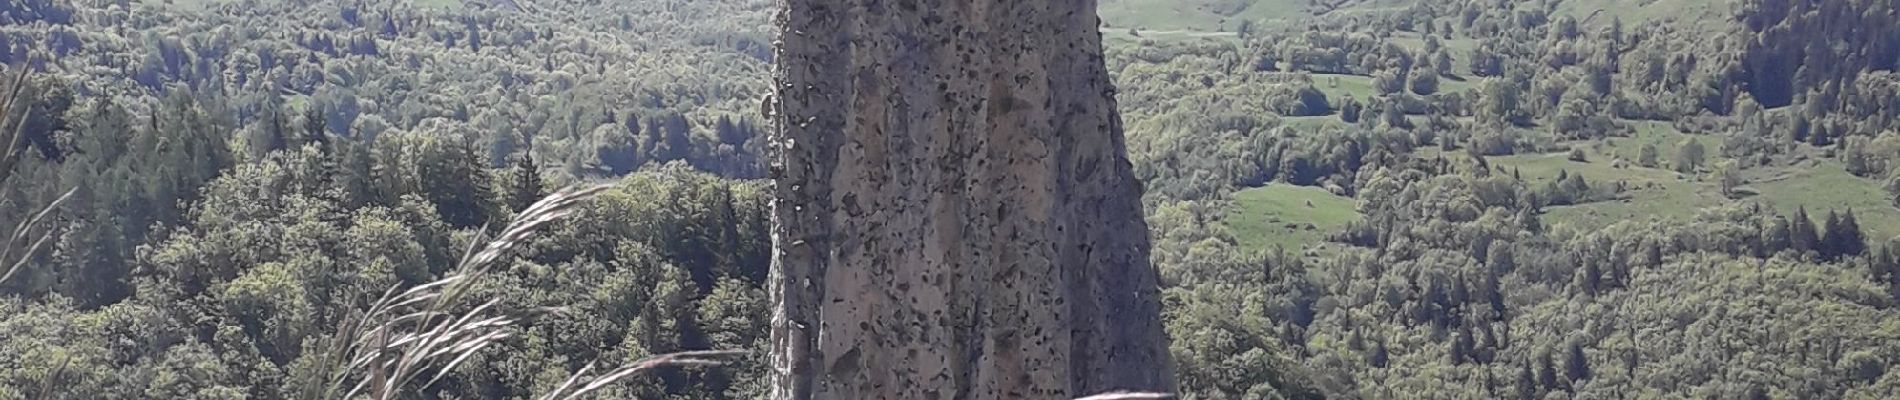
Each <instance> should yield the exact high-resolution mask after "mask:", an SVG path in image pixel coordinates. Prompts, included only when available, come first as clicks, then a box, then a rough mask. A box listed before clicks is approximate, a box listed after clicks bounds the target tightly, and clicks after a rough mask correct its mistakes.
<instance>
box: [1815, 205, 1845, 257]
mask: <svg viewBox="0 0 1900 400" xmlns="http://www.w3.org/2000/svg"><path fill="white" fill-rule="evenodd" d="M1821 227H1822V228H1824V231H1823V232H1822V233H1821V242H1820V243H1817V245H1816V246H1815V247H1817V249H1816V250H1819V251H1820V252H1821V259H1822V260H1827V261H1839V260H1840V259H1841V251H1842V250H1844V249H1842V248H1841V247H1842V245H1845V244H1846V242H1847V238H1846V237H1845V235H1846V233H1847V229H1845V227H1844V226H1842V225H1841V215H1840V214H1839V213H1836V212H1834V210H1828V211H1827V222H1825V223H1824V224H1823V225H1821Z"/></svg>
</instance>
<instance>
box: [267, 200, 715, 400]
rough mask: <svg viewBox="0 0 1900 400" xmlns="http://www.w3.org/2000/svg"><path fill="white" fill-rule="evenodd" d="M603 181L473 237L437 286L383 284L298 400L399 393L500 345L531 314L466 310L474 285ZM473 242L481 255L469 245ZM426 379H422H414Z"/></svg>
mask: <svg viewBox="0 0 1900 400" xmlns="http://www.w3.org/2000/svg"><path fill="white" fill-rule="evenodd" d="M607 188H608V186H605V185H592V186H579V187H571V188H567V189H563V190H561V191H558V192H555V193H554V194H552V195H549V196H548V197H546V198H543V199H541V201H539V202H536V203H534V205H532V206H529V207H528V208H527V209H526V210H523V211H522V212H521V213H520V214H518V215H517V216H516V217H515V219H514V220H513V221H511V222H510V223H509V224H508V226H507V228H505V229H502V230H501V232H500V233H499V234H497V235H495V236H494V237H493V238H490V239H488V241H487V242H485V243H483V242H482V241H480V240H474V241H471V243H470V245H469V247H468V250H467V251H465V252H464V253H463V257H462V259H461V261H460V262H459V263H458V265H457V266H456V268H455V269H454V271H453V272H451V273H450V274H449V275H448V276H446V277H443V278H442V279H440V280H437V281H435V282H430V283H427V284H423V285H419V286H416V287H413V288H409V289H406V290H403V289H400V288H398V287H391V288H390V289H389V290H388V291H386V292H384V294H383V296H382V297H381V298H380V299H378V300H377V301H376V302H375V303H373V304H371V305H370V307H369V308H368V309H367V310H364V312H363V314H362V315H361V316H359V317H355V318H352V319H350V320H348V321H345V323H344V324H343V325H342V328H341V329H339V330H338V332H337V333H336V335H335V336H333V337H332V338H330V339H329V341H328V343H327V344H328V346H325V347H327V349H328V351H327V352H325V353H322V354H315V355H311V356H313V357H319V358H318V359H317V362H318V367H319V368H320V369H321V370H322V371H328V373H329V376H328V377H327V378H328V379H326V380H325V382H324V383H322V384H321V385H313V386H309V387H305V388H302V389H303V390H301V394H302V396H301V397H302V398H305V399H313V400H314V399H350V398H357V397H358V396H359V395H361V396H368V397H369V398H371V399H377V400H387V399H394V398H398V397H400V396H401V395H402V394H403V393H404V392H405V391H407V390H417V389H421V388H426V387H429V386H432V385H434V384H436V383H437V382H439V381H441V380H442V379H443V377H445V376H447V375H448V374H449V372H450V371H453V370H454V369H455V367H456V366H458V365H461V364H462V363H463V362H464V361H467V360H468V359H469V357H471V356H473V355H475V354H476V353H477V352H480V351H481V350H482V349H485V348H488V347H490V346H493V345H495V344H497V343H500V342H501V341H502V340H504V339H507V338H509V337H510V336H511V335H512V334H513V328H515V327H516V326H517V325H519V324H520V323H522V322H523V321H525V320H527V319H529V318H532V317H533V316H534V314H539V313H547V312H558V310H535V311H530V312H526V313H510V312H504V311H501V308H500V307H499V304H498V301H497V300H489V301H486V302H482V303H481V304H479V305H476V306H474V307H471V308H467V309H466V310H459V308H460V307H463V306H465V305H466V304H469V303H471V302H472V301H471V300H470V299H468V298H467V297H468V295H469V293H470V291H471V290H472V288H473V287H474V285H475V284H477V283H478V282H480V281H481V280H482V278H483V277H485V276H487V275H488V274H490V273H493V272H494V271H495V268H496V266H497V265H499V264H500V263H499V262H498V261H500V260H502V259H504V258H506V257H507V256H508V255H509V253H510V252H511V251H512V249H513V248H514V247H515V246H516V245H518V244H520V243H522V242H525V241H527V240H528V239H529V238H530V237H532V236H533V235H534V234H535V233H536V232H537V231H539V230H541V229H542V228H545V227H546V226H548V225H549V224H552V223H554V222H556V221H559V220H561V219H562V218H567V217H569V216H570V215H572V214H573V213H574V212H575V211H577V209H578V208H577V206H578V205H580V204H582V203H584V202H585V201H587V200H588V199H591V198H593V197H594V196H596V195H599V194H600V193H601V192H603V191H605V190H607ZM478 244H479V245H480V246H479V248H480V249H479V251H478V250H477V247H478ZM737 354H739V352H735V351H694V352H683V353H673V354H665V355H659V356H655V357H650V358H646V359H642V360H640V361H636V362H634V363H632V364H629V365H626V366H623V367H620V368H617V369H614V370H611V371H608V372H606V373H602V374H597V375H590V374H591V373H592V372H593V370H594V366H593V365H592V364H590V365H588V366H587V367H586V368H582V369H581V370H580V371H578V372H576V373H575V374H574V375H572V376H571V377H569V378H568V379H567V380H566V381H565V382H563V383H562V384H561V385H560V386H559V387H557V388H555V389H554V390H552V391H549V392H547V393H544V394H542V395H541V397H540V398H542V399H548V400H556V399H573V398H577V397H580V396H583V395H586V394H588V393H592V392H595V391H598V390H600V389H602V388H605V387H607V386H608V385H610V384H612V383H614V382H616V381H619V380H621V379H624V378H627V377H630V376H634V375H638V374H640V373H643V372H647V371H650V370H652V369H654V368H660V367H668V366H693V365H715V364H718V363H719V360H720V359H722V358H726V357H730V356H733V355H737ZM424 377H426V378H427V380H421V379H422V378H424Z"/></svg>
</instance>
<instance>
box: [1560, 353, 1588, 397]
mask: <svg viewBox="0 0 1900 400" xmlns="http://www.w3.org/2000/svg"><path fill="white" fill-rule="evenodd" d="M1564 378H1565V379H1566V380H1568V381H1570V382H1571V387H1576V382H1578V381H1583V380H1587V379H1590V359H1589V358H1587V357H1585V356H1584V354H1583V345H1582V344H1579V343H1571V344H1570V356H1569V357H1568V358H1566V359H1564Z"/></svg>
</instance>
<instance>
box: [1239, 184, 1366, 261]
mask: <svg viewBox="0 0 1900 400" xmlns="http://www.w3.org/2000/svg"><path fill="white" fill-rule="evenodd" d="M1234 203H1235V204H1236V205H1238V207H1236V209H1235V210H1234V214H1233V215H1229V216H1228V217H1227V227H1228V229H1229V230H1231V231H1232V232H1233V234H1234V238H1235V239H1236V240H1238V241H1239V242H1240V246H1241V248H1243V249H1271V248H1273V247H1274V246H1280V247H1283V248H1286V249H1287V250H1298V249H1300V248H1301V247H1302V246H1305V245H1311V244H1317V243H1320V242H1321V241H1322V240H1324V239H1325V237H1326V235H1327V234H1329V233H1333V232H1337V231H1339V229H1340V228H1341V227H1344V226H1345V225H1346V223H1347V222H1351V221H1353V220H1356V219H1359V213H1358V212H1357V211H1355V202H1354V201H1353V199H1352V198H1348V197H1341V196H1335V195H1333V194H1332V193H1329V192H1327V191H1325V190H1323V189H1320V188H1315V187H1303V186H1292V185H1277V184H1276V185H1269V186H1266V187H1259V188H1252V189H1246V190H1242V191H1240V192H1237V193H1235V194H1234ZM1308 204H1311V206H1309V205H1308ZM1308 225H1311V226H1312V227H1313V229H1307V228H1306V226H1308Z"/></svg>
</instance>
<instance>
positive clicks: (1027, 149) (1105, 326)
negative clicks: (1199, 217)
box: [768, 0, 1173, 400]
mask: <svg viewBox="0 0 1900 400" xmlns="http://www.w3.org/2000/svg"><path fill="white" fill-rule="evenodd" d="M778 25H779V27H780V29H782V33H781V38H780V43H779V44H778V48H777V56H778V57H777V66H776V70H775V74H774V76H775V83H774V84H775V85H776V91H777V92H778V94H777V100H776V102H775V103H772V104H769V105H770V107H771V108H772V118H773V120H774V121H776V123H777V125H778V128H777V130H776V131H775V132H774V136H773V138H772V142H773V150H772V154H771V158H770V162H771V166H770V167H771V169H772V176H773V179H775V180H776V181H777V187H776V191H777V200H776V201H775V204H774V211H773V231H772V232H773V241H774V245H775V252H774V256H773V269H772V277H771V279H770V281H769V282H768V286H769V288H768V289H769V290H770V291H771V295H772V301H773V303H774V314H773V316H772V355H771V364H772V367H773V369H774V372H773V376H772V383H773V389H772V398H774V399H801V400H802V399H1019V398H1020V399H1067V398H1074V397H1081V396H1085V395H1090V394H1095V393H1100V392H1106V391H1112V390H1168V389H1171V387H1172V385H1173V383H1172V378H1171V374H1172V368H1171V366H1170V362H1169V360H1168V355H1167V354H1168V353H1167V339H1166V337H1165V336H1164V333H1163V331H1162V328H1161V321H1160V301H1159V295H1158V289H1157V287H1156V284H1157V283H1156V280H1157V277H1156V272H1155V270H1154V268H1153V267H1152V266H1151V265H1150V264H1149V262H1148V251H1149V244H1148V229H1147V224H1146V222H1144V221H1143V220H1142V209H1141V190H1142V189H1141V184H1140V182H1138V181H1136V180H1135V179H1134V177H1133V174H1132V173H1131V171H1130V165H1129V162H1128V159H1127V157H1126V149H1125V144H1124V142H1123V138H1122V127H1121V118H1120V116H1119V115H1118V114H1117V113H1116V111H1115V97H1114V95H1115V89H1114V88H1113V86H1112V85H1111V84H1110V82H1109V79H1108V73H1107V71H1106V68H1105V67H1104V66H1103V60H1102V42H1101V34H1100V31H1099V28H1098V26H1099V22H1098V18H1097V17H1096V13H1095V2H1094V1H1092V0H1050V1H1020V0H1019V1H1011V0H941V1H926V0H782V1H781V2H780V11H779V15H778Z"/></svg>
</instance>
